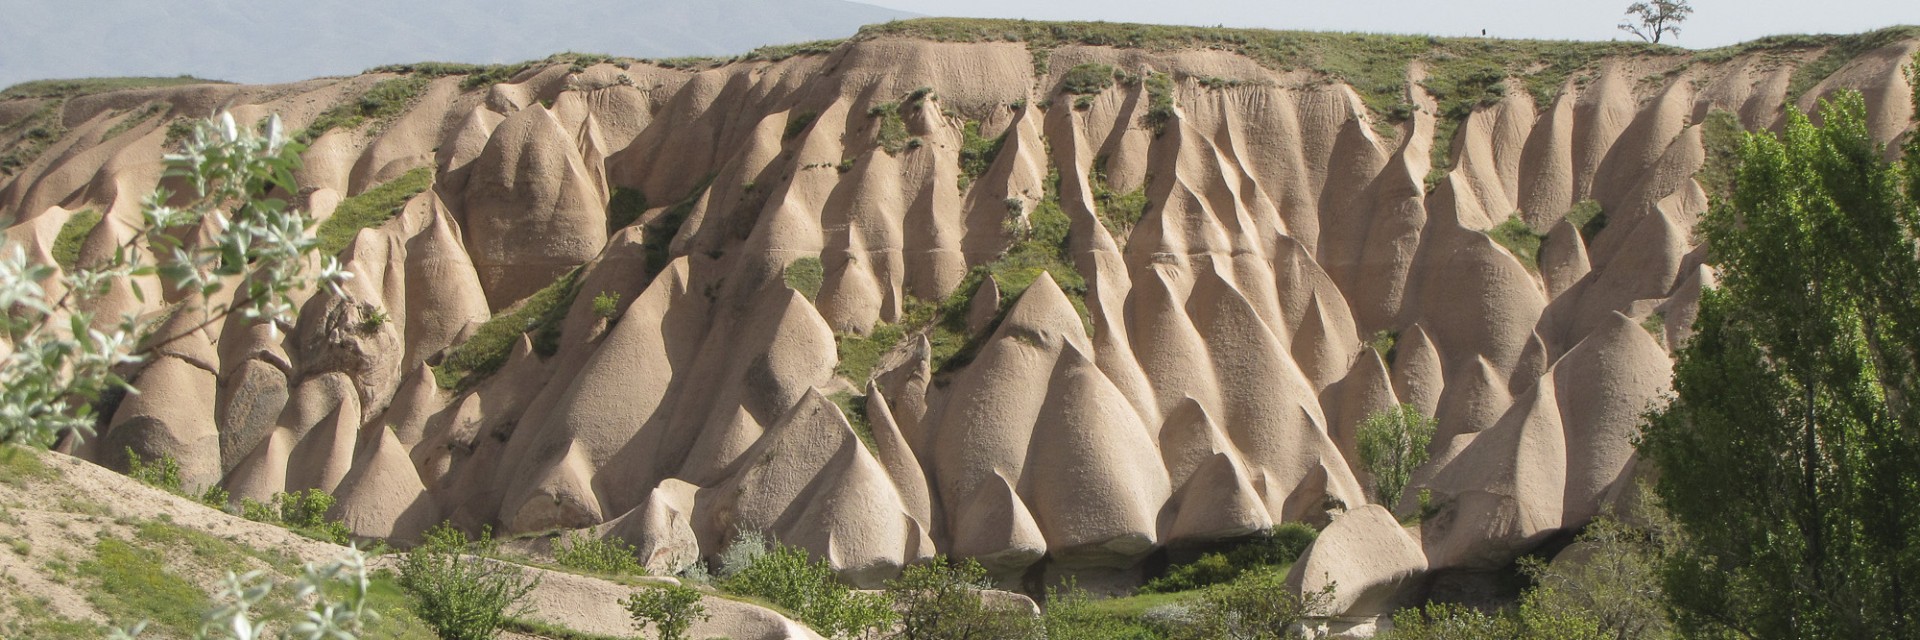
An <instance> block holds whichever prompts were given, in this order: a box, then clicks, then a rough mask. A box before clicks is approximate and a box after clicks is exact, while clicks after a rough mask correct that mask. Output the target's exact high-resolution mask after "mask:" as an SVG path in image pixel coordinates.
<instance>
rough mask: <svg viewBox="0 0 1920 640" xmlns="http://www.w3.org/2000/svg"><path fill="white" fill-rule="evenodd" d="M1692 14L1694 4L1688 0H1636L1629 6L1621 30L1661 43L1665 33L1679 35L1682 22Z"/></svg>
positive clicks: (1648, 40)
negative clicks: (1646, 0)
mask: <svg viewBox="0 0 1920 640" xmlns="http://www.w3.org/2000/svg"><path fill="white" fill-rule="evenodd" d="M1692 14H1693V5H1690V4H1687V0H1653V1H1652V2H1635V3H1633V4H1631V5H1628V6H1627V21H1626V22H1622V23H1620V30H1621V31H1625V32H1627V33H1631V34H1633V35H1636V36H1639V37H1640V39H1641V40H1645V41H1647V42H1651V43H1654V44H1659V43H1660V36H1661V35H1663V34H1664V35H1671V36H1674V37H1679V36H1680V23H1682V22H1686V21H1687V16H1689V15H1692Z"/></svg>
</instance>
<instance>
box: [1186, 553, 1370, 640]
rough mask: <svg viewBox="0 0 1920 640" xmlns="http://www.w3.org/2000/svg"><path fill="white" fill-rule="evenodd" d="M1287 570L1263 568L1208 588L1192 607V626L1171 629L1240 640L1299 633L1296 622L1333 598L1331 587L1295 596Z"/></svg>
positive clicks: (1275, 639)
mask: <svg viewBox="0 0 1920 640" xmlns="http://www.w3.org/2000/svg"><path fill="white" fill-rule="evenodd" d="M1286 579H1287V576H1286V572H1285V571H1282V570H1280V569H1279V568H1277V567H1264V568H1260V569H1256V570H1253V571H1249V572H1247V573H1245V574H1242V575H1241V576H1240V577H1239V578H1238V579H1236V580H1234V581H1233V582H1229V583H1224V584H1216V585H1213V586H1211V587H1207V588H1206V590H1205V591H1203V592H1202V593H1201V596H1200V601H1199V602H1198V603H1196V604H1195V605H1194V606H1193V608H1192V617H1193V619H1192V620H1191V622H1190V624H1186V625H1182V626H1180V627H1176V628H1174V629H1171V631H1173V632H1174V633H1173V637H1175V638H1178V639H1180V640H1189V639H1191V640H1203V639H1206V640H1211V639H1214V638H1236V639H1242V640H1280V639H1281V638H1297V637H1302V636H1300V635H1299V634H1298V633H1297V632H1296V631H1295V630H1294V628H1293V627H1294V625H1295V624H1296V623H1298V622H1300V621H1301V620H1303V619H1305V618H1306V617H1308V616H1309V615H1312V614H1313V613H1314V612H1317V611H1324V610H1325V609H1326V608H1327V606H1328V605H1329V604H1331V603H1332V601H1333V587H1331V586H1329V587H1328V588H1326V589H1324V590H1322V591H1319V592H1315V593H1305V594H1295V593H1294V592H1293V590H1291V589H1288V588H1287V586H1286Z"/></svg>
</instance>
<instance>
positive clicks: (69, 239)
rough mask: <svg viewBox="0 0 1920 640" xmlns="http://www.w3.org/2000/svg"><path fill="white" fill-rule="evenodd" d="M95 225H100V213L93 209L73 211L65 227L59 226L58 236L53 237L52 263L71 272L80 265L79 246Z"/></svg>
mask: <svg viewBox="0 0 1920 640" xmlns="http://www.w3.org/2000/svg"><path fill="white" fill-rule="evenodd" d="M96 225H100V211H94V209H83V211H75V213H73V217H67V223H65V225H60V234H58V236H54V263H56V265H60V269H63V271H73V267H77V265H79V263H81V246H83V244H84V242H86V234H88V233H92V231H94V227H96Z"/></svg>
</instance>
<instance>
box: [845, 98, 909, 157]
mask: <svg viewBox="0 0 1920 640" xmlns="http://www.w3.org/2000/svg"><path fill="white" fill-rule="evenodd" d="M907 109H908V106H907V105H906V104H905V103H899V102H882V103H880V104H876V105H873V107H872V108H869V109H867V117H869V118H875V119H878V120H879V121H880V122H879V124H878V128H877V129H876V130H875V133H874V136H873V138H874V142H875V143H877V144H879V145H880V148H881V149H882V150H884V151H886V152H887V155H890V156H891V155H898V154H899V153H900V152H901V151H905V150H906V149H907V140H908V139H909V138H912V137H913V134H912V132H910V131H908V130H907V119H906V117H905V114H906V113H907ZM841 173H845V171H842V172H841Z"/></svg>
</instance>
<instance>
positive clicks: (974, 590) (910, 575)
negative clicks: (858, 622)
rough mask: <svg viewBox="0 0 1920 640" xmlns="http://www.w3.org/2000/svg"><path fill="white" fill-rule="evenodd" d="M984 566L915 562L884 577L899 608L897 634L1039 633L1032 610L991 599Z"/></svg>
mask: <svg viewBox="0 0 1920 640" xmlns="http://www.w3.org/2000/svg"><path fill="white" fill-rule="evenodd" d="M991 588H993V585H992V584H991V583H990V582H988V580H987V570H986V568H984V567H981V566H980V563H979V562H976V561H974V560H972V559H967V560H949V559H947V557H946V556H935V557H934V558H933V561H931V562H928V563H925V564H916V565H913V566H910V567H907V568H906V570H905V571H902V572H900V577H899V578H896V579H894V580H892V581H889V582H887V597H888V598H891V599H892V600H893V607H894V610H896V611H899V612H900V626H899V632H898V633H895V634H894V635H893V636H892V637H893V638H896V639H898V640H1023V639H1025V638H1035V637H1040V636H1041V635H1043V634H1041V633H1040V629H1039V628H1038V627H1039V620H1037V619H1036V618H1035V617H1034V616H1033V613H1032V612H1031V611H1028V610H1025V609H1023V608H1017V607H1014V606H1012V605H1010V604H1005V603H999V602H991V601H988V600H986V599H984V598H981V597H980V595H981V594H980V592H981V591H982V590H985V589H991Z"/></svg>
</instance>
